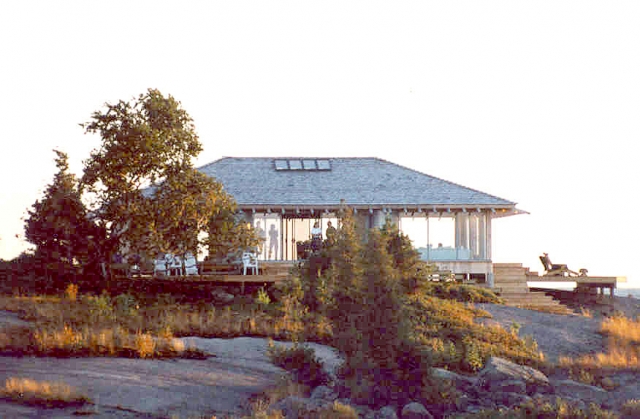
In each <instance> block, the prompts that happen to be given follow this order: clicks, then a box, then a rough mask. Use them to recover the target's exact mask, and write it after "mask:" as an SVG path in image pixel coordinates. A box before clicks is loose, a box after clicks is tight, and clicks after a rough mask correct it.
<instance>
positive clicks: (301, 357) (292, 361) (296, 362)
mask: <svg viewBox="0 0 640 419" xmlns="http://www.w3.org/2000/svg"><path fill="white" fill-rule="evenodd" d="M268 355H269V358H270V359H271V362H273V363H274V364H275V365H277V366H279V367H281V368H284V369H285V370H287V371H290V372H291V373H293V375H294V378H295V379H296V380H297V381H298V382H301V383H303V384H306V385H309V386H312V387H315V386H319V385H321V384H325V383H326V382H327V381H328V378H329V377H328V376H327V374H326V373H325V372H324V370H323V368H322V362H321V361H320V360H318V358H316V354H315V351H314V350H313V349H311V348H309V347H306V346H300V345H294V346H293V347H291V348H284V347H278V346H275V344H274V343H273V341H270V342H269V348H268Z"/></svg>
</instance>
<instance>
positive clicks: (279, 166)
mask: <svg viewBox="0 0 640 419" xmlns="http://www.w3.org/2000/svg"><path fill="white" fill-rule="evenodd" d="M275 164H276V170H287V169H289V165H288V164H287V161H286V160H276V161H275Z"/></svg>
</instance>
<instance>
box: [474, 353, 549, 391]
mask: <svg viewBox="0 0 640 419" xmlns="http://www.w3.org/2000/svg"><path fill="white" fill-rule="evenodd" d="M515 381H522V382H523V383H524V384H525V387H524V388H525V389H526V393H527V394H536V393H553V386H552V385H551V382H550V381H549V379H548V378H547V376H546V375H544V374H543V373H542V372H540V371H538V370H536V369H534V368H531V367H527V366H523V365H518V364H515V363H513V362H511V361H508V360H506V359H503V358H499V357H496V356H494V357H491V358H489V361H487V364H486V365H485V367H484V368H483V369H482V370H481V371H480V373H479V374H478V381H477V383H476V387H477V388H479V389H481V390H485V391H490V392H494V391H504V390H513V389H516V388H519V389H520V390H522V387H521V386H517V385H515ZM505 382H507V383H505ZM505 385H506V386H507V388H506V389H504V390H501V389H502V387H503V386H505Z"/></svg>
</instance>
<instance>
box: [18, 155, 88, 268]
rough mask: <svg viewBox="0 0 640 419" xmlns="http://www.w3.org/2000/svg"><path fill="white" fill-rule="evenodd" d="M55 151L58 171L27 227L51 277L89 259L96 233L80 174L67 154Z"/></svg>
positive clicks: (38, 256) (27, 221)
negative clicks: (80, 187)
mask: <svg viewBox="0 0 640 419" xmlns="http://www.w3.org/2000/svg"><path fill="white" fill-rule="evenodd" d="M54 152H55V153H56V167H57V168H58V172H57V173H56V175H55V176H54V179H53V182H52V183H51V184H50V185H49V186H47V189H46V191H45V193H44V197H43V198H42V199H41V200H37V201H36V202H35V203H34V204H33V206H32V209H31V210H28V214H29V215H28V218H27V219H26V220H25V227H24V228H25V237H26V239H27V241H28V242H30V243H32V244H34V245H35V247H36V249H35V257H36V259H37V260H40V261H41V263H42V264H43V265H44V268H45V276H46V277H47V278H51V277H56V278H57V277H64V276H65V275H67V274H68V273H70V272H71V271H72V269H73V267H74V265H75V264H79V263H87V262H88V260H89V258H90V256H91V243H90V238H91V237H93V235H94V233H95V228H94V226H93V224H92V223H91V222H90V221H89V220H88V218H87V211H86V208H85V206H84V204H83V203H82V200H81V197H80V193H79V191H78V188H77V186H78V185H77V180H76V177H75V176H74V175H73V174H71V173H69V171H68V170H69V164H68V158H67V155H66V154H65V153H63V152H62V151H58V150H54Z"/></svg>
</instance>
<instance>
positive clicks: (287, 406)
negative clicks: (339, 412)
mask: <svg viewBox="0 0 640 419" xmlns="http://www.w3.org/2000/svg"><path fill="white" fill-rule="evenodd" d="M330 406H331V402H327V401H325V400H319V399H306V398H304V397H298V396H289V397H285V398H284V399H282V400H279V401H277V402H276V403H274V404H272V405H271V406H270V407H269V411H270V412H273V411H276V410H280V411H281V412H282V414H283V415H284V416H285V417H287V418H299V417H304V416H306V415H308V414H309V413H311V414H313V413H317V412H319V411H320V410H322V409H326V408H328V407H330Z"/></svg>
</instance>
